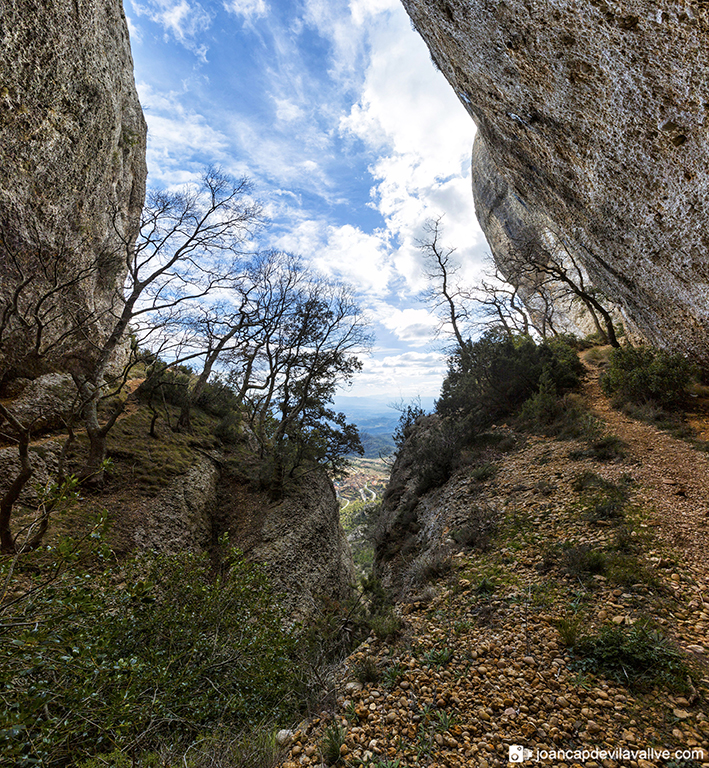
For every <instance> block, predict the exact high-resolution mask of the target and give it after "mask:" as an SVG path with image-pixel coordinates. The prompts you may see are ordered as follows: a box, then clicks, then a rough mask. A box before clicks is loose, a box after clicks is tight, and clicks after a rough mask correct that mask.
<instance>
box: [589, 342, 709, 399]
mask: <svg viewBox="0 0 709 768" xmlns="http://www.w3.org/2000/svg"><path fill="white" fill-rule="evenodd" d="M696 374H697V370H696V367H695V366H694V365H693V364H692V363H690V362H689V361H688V360H686V359H685V358H684V357H683V356H682V355H679V354H670V353H668V352H664V351H662V350H656V349H651V348H650V347H630V346H626V347H620V348H618V349H614V350H613V352H612V354H611V356H610V363H609V365H608V368H607V369H606V371H605V372H604V374H603V376H602V377H601V387H602V389H603V391H604V392H605V394H606V395H608V396H609V397H612V398H613V403H614V405H615V406H616V407H619V406H621V405H623V404H624V403H635V404H638V405H639V404H643V403H654V404H655V405H658V406H660V407H661V408H666V409H669V410H672V409H673V408H678V407H680V406H681V405H682V404H683V403H684V402H685V399H686V396H687V387H688V385H689V383H690V381H691V379H692V377H693V376H695V375H696Z"/></svg>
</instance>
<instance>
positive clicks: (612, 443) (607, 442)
mask: <svg viewBox="0 0 709 768" xmlns="http://www.w3.org/2000/svg"><path fill="white" fill-rule="evenodd" d="M569 458H571V459H595V460H596V461H615V460H616V459H622V458H625V443H624V442H623V441H622V440H621V439H620V438H619V437H618V436H617V435H605V436H604V437H600V438H598V439H596V440H591V441H590V443H589V444H588V447H586V448H579V449H576V450H573V451H571V452H570V453H569Z"/></svg>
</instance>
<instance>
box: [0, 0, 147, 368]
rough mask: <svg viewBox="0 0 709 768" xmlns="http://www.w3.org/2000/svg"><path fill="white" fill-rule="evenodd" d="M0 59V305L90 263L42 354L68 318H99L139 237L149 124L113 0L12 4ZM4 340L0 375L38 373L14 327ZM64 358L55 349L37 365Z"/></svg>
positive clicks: (0, 18) (3, 21) (20, 0)
mask: <svg viewBox="0 0 709 768" xmlns="http://www.w3.org/2000/svg"><path fill="white" fill-rule="evenodd" d="M0 55H1V56H2V60H3V61H4V62H6V63H7V66H5V67H4V68H3V73H2V77H1V78H0V165H1V166H2V169H3V173H2V176H1V177H0V231H2V234H3V238H2V247H1V248H0V267H2V272H3V274H4V276H5V278H6V281H4V282H2V283H0V292H1V293H0V298H1V299H2V300H3V301H6V300H7V299H8V296H9V295H10V294H11V292H12V289H13V288H14V287H15V286H16V285H17V284H20V283H22V282H23V281H24V280H29V288H27V289H26V290H25V291H24V293H23V301H22V307H24V308H25V310H26V309H27V307H31V306H32V301H33V298H32V297H33V296H34V297H36V296H37V295H41V292H42V291H46V290H47V288H48V287H49V288H51V286H52V285H53V281H54V282H56V275H57V274H58V275H59V281H60V282H62V281H64V282H67V280H68V279H70V277H71V275H78V274H80V272H81V270H82V269H85V268H87V267H89V268H90V269H89V271H90V274H89V276H88V277H87V278H86V279H82V280H81V282H80V285H79V284H78V283H77V286H76V287H75V288H74V290H71V291H65V292H63V295H62V302H63V304H62V305H61V306H60V307H59V308H58V311H57V312H56V314H55V317H57V318H58V319H57V320H56V321H55V322H54V323H53V324H52V327H50V328H48V329H47V331H48V333H49V338H47V337H46V336H45V338H44V339H43V344H44V346H45V347H47V346H51V342H52V334H53V337H54V339H56V337H57V336H58V335H61V333H62V332H63V331H64V329H65V327H66V322H64V319H65V318H66V317H70V316H72V317H77V316H81V315H83V316H86V315H87V314H88V315H91V314H92V313H94V314H95V315H100V314H101V313H103V312H105V311H106V310H107V309H108V308H109V307H110V306H111V301H112V300H113V299H114V292H115V289H116V286H122V283H123V278H124V268H123V266H122V265H123V260H122V258H121V253H120V250H119V249H120V243H121V239H122V238H126V237H127V238H128V239H130V237H131V236H132V235H133V234H135V229H136V225H137V222H138V217H139V215H140V210H141V207H142V204H143V198H144V194H145V178H146V165H145V137H146V125H145V121H144V119H143V114H142V111H141V108H140V104H139V102H138V96H137V93H136V89H135V83H134V78H133V61H132V58H131V52H130V45H129V40H128V29H127V25H126V19H125V16H124V14H123V8H122V5H121V2H120V0H77V1H76V2H71V1H70V0H58V2H52V3H45V2H39V1H38V0H10V2H8V3H5V4H4V7H3V11H2V14H1V15H0ZM109 211H112V212H114V213H115V217H112V216H111V215H110V214H109ZM112 218H113V219H114V220H115V223H116V230H117V231H116V230H114V226H113V222H112ZM43 267H44V269H46V274H44V275H42V268H43ZM22 307H20V314H21V313H22ZM45 310H46V307H45ZM5 319H7V318H5ZM100 328H101V324H99V326H98V329H97V330H98V331H99V332H100ZM9 331H14V335H12V337H11V339H10V342H11V343H7V342H8V338H9V337H8V332H9ZM3 334H4V336H3V341H4V342H5V343H4V344H3V345H2V352H1V353H0V354H2V357H0V367H1V368H3V369H4V371H3V372H4V373H7V372H8V369H9V368H10V367H13V368H15V369H16V373H19V374H24V375H28V374H29V375H30V376H34V375H36V373H37V372H38V371H37V366H38V364H39V361H38V360H37V359H36V356H35V359H33V356H32V355H31V354H29V352H31V349H32V345H29V348H28V339H27V338H23V336H22V333H21V329H18V327H16V326H13V327H11V328H10V329H8V327H6V326H5V324H4V323H3ZM71 343H72V344H73V345H76V339H73V340H72V341H71ZM72 351H75V350H72ZM66 352H67V349H64V348H58V349H55V350H53V354H52V355H49V356H45V359H44V360H42V361H41V366H40V367H41V368H44V369H47V368H51V367H52V366H53V365H56V364H57V362H58V359H60V358H61V356H62V354H64V353H66Z"/></svg>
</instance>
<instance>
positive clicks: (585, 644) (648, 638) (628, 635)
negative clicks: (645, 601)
mask: <svg viewBox="0 0 709 768" xmlns="http://www.w3.org/2000/svg"><path fill="white" fill-rule="evenodd" d="M575 650H576V653H577V654H578V657H579V658H578V660H577V662H576V667H577V668H578V669H579V670H580V671H582V672H597V673H601V674H604V675H605V676H606V677H609V678H611V679H612V680H615V681H616V682H618V683H622V684H625V685H628V686H629V687H630V688H634V689H639V690H643V689H647V688H650V687H652V686H654V685H663V686H665V687H667V688H668V689H669V690H673V691H683V690H686V689H687V675H688V673H689V669H688V667H687V663H686V662H685V660H684V658H683V657H682V654H681V653H680V652H679V651H678V650H677V649H676V648H674V647H673V646H672V645H671V644H670V642H669V641H668V640H667V638H665V637H664V636H662V635H661V634H660V633H659V632H657V631H656V630H654V629H651V628H650V627H649V625H647V624H644V623H640V622H638V623H636V624H633V626H632V627H629V628H627V627H624V626H615V625H614V626H605V627H603V628H602V629H601V631H600V632H599V633H598V634H596V635H588V636H586V637H584V638H582V639H581V640H580V641H579V642H578V643H577V644H576V648H575Z"/></svg>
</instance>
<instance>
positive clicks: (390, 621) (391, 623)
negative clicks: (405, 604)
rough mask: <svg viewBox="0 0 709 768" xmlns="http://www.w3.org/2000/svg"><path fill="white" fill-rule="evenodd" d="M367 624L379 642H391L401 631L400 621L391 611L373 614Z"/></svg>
mask: <svg viewBox="0 0 709 768" xmlns="http://www.w3.org/2000/svg"><path fill="white" fill-rule="evenodd" d="M369 624H370V626H371V628H372V632H374V634H375V635H376V636H377V637H378V638H379V639H380V640H384V641H387V640H391V639H392V638H394V637H396V636H397V635H398V634H399V632H400V631H401V619H400V618H399V617H398V616H397V615H396V614H395V613H394V611H393V610H392V609H390V610H388V611H386V612H384V613H377V614H375V615H374V616H372V617H371V618H370V620H369Z"/></svg>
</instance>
